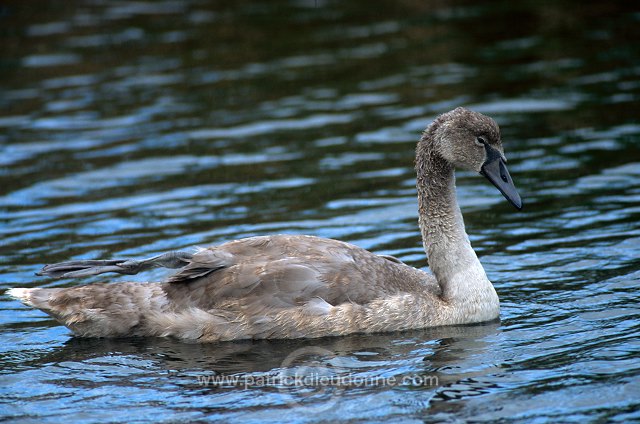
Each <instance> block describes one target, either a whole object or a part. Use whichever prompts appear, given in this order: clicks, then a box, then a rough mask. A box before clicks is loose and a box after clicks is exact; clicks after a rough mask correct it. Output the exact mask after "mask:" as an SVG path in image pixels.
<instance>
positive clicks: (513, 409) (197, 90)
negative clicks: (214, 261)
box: [0, 0, 640, 423]
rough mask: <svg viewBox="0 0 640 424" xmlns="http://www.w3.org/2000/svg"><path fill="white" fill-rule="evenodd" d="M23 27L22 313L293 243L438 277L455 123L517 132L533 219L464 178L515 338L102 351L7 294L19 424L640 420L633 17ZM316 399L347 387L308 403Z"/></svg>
mask: <svg viewBox="0 0 640 424" xmlns="http://www.w3.org/2000/svg"><path fill="white" fill-rule="evenodd" d="M0 27H1V28H2V30H1V31H0V47H1V51H2V54H1V56H0V57H1V62H0V81H1V82H0V90H1V95H0V108H1V109H0V127H1V130H0V149H1V150H0V153H1V154H0V163H1V164H2V166H1V168H0V205H1V209H0V215H1V221H0V222H1V223H2V224H1V227H0V231H1V232H2V235H1V237H2V244H1V247H0V248H1V252H0V253H1V254H0V263H1V265H2V266H1V267H0V281H1V282H2V283H0V289H6V288H10V287H15V286H27V287H66V286H72V285H75V284H79V283H81V282H78V281H71V280H56V281H52V280H48V279H44V278H38V277H34V275H33V273H34V272H35V271H37V270H38V269H40V267H41V266H42V265H43V264H46V263H53V262H59V261H62V260H66V259H74V258H75V259H79V258H86V259H89V258H110V257H145V256H149V255H152V254H156V253H161V252H164V251H167V250H174V249H190V248H191V247H192V246H195V245H209V244H216V243H221V242H223V241H227V240H231V239H235V238H240V237H246V236H253V235H260V234H271V233H283V232H285V233H308V234H315V235H319V236H324V237H332V238H338V239H342V240H345V241H349V242H352V243H355V244H357V245H360V246H362V247H365V248H367V249H371V250H373V251H375V252H379V253H384V254H392V255H395V256H398V257H399V258H401V259H402V260H404V261H405V262H407V263H409V264H411V265H414V266H418V267H423V266H425V265H426V261H425V258H424V253H423V251H422V248H421V241H420V238H419V233H418V231H417V225H416V221H417V217H416V200H415V192H414V175H413V170H412V161H413V152H414V148H415V143H416V141H417V139H418V138H419V135H420V131H422V130H423V129H424V127H425V126H426V125H428V123H429V122H430V121H431V120H432V119H433V117H434V116H436V115H437V114H438V113H441V112H444V111H447V110H449V109H451V108H453V107H455V106H458V105H465V106H468V107H471V108H473V109H475V110H478V111H481V112H485V113H488V114H490V115H491V116H493V117H494V118H495V119H496V120H497V121H498V122H499V124H500V125H501V127H502V131H503V140H504V143H505V148H506V152H507V155H508V157H509V169H510V171H511V174H512V176H513V178H514V180H515V182H516V185H517V186H518V188H519V191H520V193H521V195H522V197H523V201H524V204H525V209H524V211H523V212H520V213H519V212H516V211H515V210H513V208H512V207H511V206H510V205H509V204H508V203H507V202H506V201H505V200H504V199H503V198H502V197H501V196H500V194H499V193H498V192H497V191H496V190H495V189H494V188H493V187H492V186H491V185H490V184H489V183H488V182H486V181H485V180H484V179H483V178H481V177H478V176H476V175H472V174H470V173H464V172H462V173H458V197H459V201H460V204H461V206H462V209H463V213H464V216H465V220H466V226H467V231H468V232H469V234H470V237H471V240H472V243H473V246H474V248H475V249H476V251H477V252H478V255H479V256H480V258H481V261H482V263H483V264H484V266H485V268H486V271H487V273H488V275H489V277H490V278H491V280H492V281H493V282H494V284H495V286H496V289H497V291H498V293H499V295H500V298H501V302H502V313H501V318H502V320H501V322H500V323H490V324H486V325H474V326H462V327H449V328H436V329H427V330H422V331H414V332H409V333H393V334H384V335H366V336H364V335H354V336H350V337H341V338H333V339H332V338H328V339H321V340H297V341H260V342H237V343H224V344H216V345H194V344H188V343H182V342H177V341H173V340H157V339H139V340H100V339H97V340H81V339H75V338H73V337H72V336H71V335H70V333H69V331H68V330H66V329H65V328H64V327H61V326H58V325H56V324H55V322H53V321H52V320H51V319H49V318H48V317H47V316H46V315H44V314H43V313H41V312H39V311H35V310H32V309H29V308H27V307H24V306H22V305H21V304H19V303H18V302H16V301H14V300H11V299H9V298H8V297H6V296H2V297H0V326H1V330H0V331H1V338H2V345H1V347H0V349H1V354H0V355H1V356H0V358H1V359H0V364H1V371H0V372H1V374H0V397H1V400H0V416H2V419H3V420H4V421H7V422H34V423H35V422H37V423H42V422H52V423H54V422H61V421H63V420H64V421H69V422H82V423H94V422H107V421H108V422H116V421H121V422H132V423H147V422H176V421H179V420H180V421H213V420H222V421H229V422H243V423H245V422H268V421H277V422H317V421H336V420H351V421H371V422H382V421H384V422H400V421H402V422H405V421H415V422H455V421H456V420H459V421H464V420H477V421H488V422H494V421H500V420H502V421H510V422H511V421H514V422H544V421H551V422H580V423H582V422H585V421H594V422H628V421H640V337H639V336H640V320H639V318H640V307H639V306H638V305H639V304H640V303H639V301H640V295H639V294H638V293H639V290H638V288H639V287H640V259H639V258H640V223H639V222H640V149H638V147H637V145H638V140H639V139H640V123H639V122H638V111H639V110H640V109H639V106H638V100H640V67H639V66H638V63H640V47H639V46H640V43H639V42H638V41H639V40H640V37H639V36H640V30H639V28H640V10H639V9H638V8H637V5H634V4H633V2H611V1H608V2H589V3H587V4H585V3H584V2H570V1H564V2H555V3H553V4H545V3H539V2H525V3H515V2H505V3H502V2H493V3H487V2H484V3H482V5H480V4H467V3H465V2H457V1H456V2H453V3H451V4H444V3H441V2H378V3H376V5H375V7H373V6H371V4H370V3H368V2H363V1H351V2H325V1H310V0H309V1H292V2H284V1H277V2H268V3H266V2H258V1H246V2H236V3H234V5H226V6H221V5H214V4H207V3H203V2H198V1H193V2H173V1H163V2H148V3H147V2H111V1H99V2H96V1H79V2H74V3H73V4H65V5H61V4H58V5H56V6H55V7H49V6H46V5H42V4H37V5H36V4H35V3H31V2H8V3H5V4H4V5H3V6H2V7H0ZM164 275H165V273H164V272H163V271H162V270H157V271H153V272H150V273H146V274H144V275H139V276H135V277H133V278H134V279H136V280H138V281H143V280H147V279H150V280H153V279H161V278H162V277H163V276H164ZM106 278H109V277H108V276H100V277H96V278H92V279H87V280H86V281H102V280H104V279H106ZM314 373H315V374H321V375H323V376H325V377H331V376H334V377H335V376H338V377H340V376H343V377H345V378H347V383H348V384H344V385H342V386H340V385H338V384H333V385H326V386H322V385H318V386H304V387H295V386H292V385H291V384H288V383H287V381H285V379H284V377H287V376H295V375H298V376H305V375H312V374H314ZM216 376H217V377H224V378H236V379H237V381H235V382H233V381H227V382H226V383H225V384H222V385H220V384H208V385H206V384H205V383H207V382H209V383H211V381H209V380H207V378H213V377H216ZM269 377H271V378H274V377H279V378H280V380H277V379H275V380H274V381H268V380H267V379H268V378H269ZM392 377H393V378H395V379H396V380H398V382H399V383H398V384H383V383H387V382H388V381H389V378H392ZM420 378H422V380H420ZM246 382H250V383H252V384H247V385H248V386H250V387H246V388H245V387H244V383H246ZM366 382H369V383H370V384H364V383H366ZM371 382H373V383H371ZM260 383H263V384H260ZM356 383H363V384H356Z"/></svg>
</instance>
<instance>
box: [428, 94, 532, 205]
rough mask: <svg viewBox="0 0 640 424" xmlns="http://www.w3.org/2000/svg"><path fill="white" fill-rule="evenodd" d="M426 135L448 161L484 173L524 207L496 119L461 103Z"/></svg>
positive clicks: (439, 120)
mask: <svg viewBox="0 0 640 424" xmlns="http://www.w3.org/2000/svg"><path fill="white" fill-rule="evenodd" d="M425 136H428V137H429V138H430V139H431V143H433V149H434V151H435V153H437V154H438V155H439V156H440V157H442V158H443V159H444V160H445V161H447V162H448V163H449V164H451V165H453V166H454V167H456V168H461V169H466V170H469V171H476V172H479V173H480V174H482V175H484V176H485V177H486V178H487V179H488V180H489V181H491V183H492V184H493V185H495V186H496V187H497V188H498V190H500V192H501V193H502V195H503V196H504V197H505V198H506V199H507V200H508V201H509V202H510V203H511V204H512V205H513V206H515V207H516V208H517V209H522V200H521V199H520V195H519V194H518V192H517V190H516V188H515V186H514V184H513V180H512V179H511V176H510V175H509V171H508V170H507V166H506V162H507V158H506V157H505V156H504V149H503V148H502V140H501V139H500V128H498V124H496V122H495V121H494V120H493V119H491V118H489V117H488V116H486V115H483V114H481V113H478V112H473V111H471V110H469V109H465V108H463V107H459V108H456V109H454V110H452V111H450V112H447V113H444V114H442V115H440V116H439V117H438V118H437V119H436V120H435V121H434V122H433V124H431V126H430V127H429V128H428V129H427V131H426V132H425Z"/></svg>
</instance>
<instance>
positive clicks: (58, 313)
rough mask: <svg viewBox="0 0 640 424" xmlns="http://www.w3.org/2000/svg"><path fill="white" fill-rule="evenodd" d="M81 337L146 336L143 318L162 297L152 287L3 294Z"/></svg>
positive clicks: (99, 286)
mask: <svg viewBox="0 0 640 424" xmlns="http://www.w3.org/2000/svg"><path fill="white" fill-rule="evenodd" d="M6 293H7V294H8V295H9V296H12V297H14V298H16V299H18V300H20V301H21V302H22V303H24V304H26V305H28V306H31V307H34V308H37V309H40V310H42V311H43V312H45V313H47V314H48V315H50V316H52V317H53V318H55V319H56V320H57V321H58V322H60V323H61V324H63V325H64V326H66V327H67V328H69V329H71V330H72V331H73V332H74V333H75V334H77V335H79V336H85V337H122V336H135V335H138V334H140V335H150V334H149V329H148V328H146V325H145V324H146V319H145V316H147V315H149V314H150V313H153V312H154V311H159V310H161V309H162V307H163V306H164V304H165V303H166V297H165V296H164V292H163V291H162V288H161V286H160V285H159V284H156V283H132V282H123V283H114V284H108V283H94V284H88V285H86V286H81V287H71V288H22V287H18V288H12V289H10V290H8V291H7V292H6Z"/></svg>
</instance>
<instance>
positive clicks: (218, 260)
mask: <svg viewBox="0 0 640 424" xmlns="http://www.w3.org/2000/svg"><path fill="white" fill-rule="evenodd" d="M426 279H428V274H426V273H424V272H422V271H419V270H417V269H415V268H412V267H409V266H407V265H404V264H401V263H396V262H395V261H392V260H389V259H388V258H385V257H381V256H378V255H375V254H373V253H371V252H368V251H366V250H364V249H361V248H358V247H356V246H353V245H350V244H347V243H343V242H340V241H337V240H330V239H323V238H318V237H310V236H287V235H281V236H265V237H252V238H248V239H242V240H237V241H234V242H230V243H226V244H223V245H220V246H217V247H212V248H208V249H203V250H201V251H199V252H198V253H196V254H194V255H193V257H192V258H191V260H190V262H189V263H188V264H187V265H186V266H185V267H184V268H182V269H181V270H180V271H179V272H177V273H176V274H174V275H173V276H171V277H170V278H169V279H168V280H167V282H168V284H167V285H166V288H165V291H166V292H167V296H168V298H169V299H170V300H171V301H172V302H175V303H177V304H183V305H193V306H198V307H200V308H203V309H212V308H221V307H222V308H224V307H225V305H227V306H236V305H251V306H252V308H261V307H269V308H287V307H293V306H301V305H305V304H309V303H310V302H311V305H313V302H316V301H318V300H319V299H321V300H322V301H323V302H327V303H328V304H330V305H336V304H340V303H344V302H354V303H358V304H365V303H368V302H370V301H371V300H373V299H376V298H380V297H385V296H388V295H391V294H395V293H400V292H407V291H409V292H412V291H413V290H421V289H422V290H424V287H423V286H424V285H425V280H426ZM316 306H318V307H321V304H318V305H316Z"/></svg>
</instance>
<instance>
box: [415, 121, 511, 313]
mask: <svg viewBox="0 0 640 424" xmlns="http://www.w3.org/2000/svg"><path fill="white" fill-rule="evenodd" d="M432 134H433V133H432ZM416 171H417V176H418V180H417V187H418V207H419V223H420V231H421V233H422V240H423V243H424V248H425V251H426V253H427V256H428V259H429V268H431V271H432V272H433V274H434V275H435V277H436V280H437V281H438V284H439V285H440V288H441V297H442V300H444V301H445V302H447V303H449V304H450V305H451V306H453V307H454V309H455V310H457V313H458V314H459V315H464V316H466V318H469V315H473V316H474V317H475V316H476V315H477V316H478V320H486V319H493V318H495V317H496V316H497V314H498V310H499V302H498V297H497V294H496V292H495V289H494V288H493V285H492V284H491V282H489V280H488V279H487V276H486V274H485V272H484V268H482V265H481V264H480V261H479V260H478V257H477V256H476V253H475V252H474V251H473V248H472V247H471V243H470V242H469V237H468V236H467V233H466V231H465V228H464V222H463V220H462V213H461V212H460V207H459V206H458V201H457V199H456V188H455V175H454V169H453V166H452V165H450V164H449V163H448V162H446V161H445V160H444V159H442V158H441V157H440V156H439V155H438V154H437V153H436V152H434V151H433V144H432V140H429V139H428V135H427V134H425V136H424V137H423V140H421V141H420V143H419V144H418V151H417V155H416ZM487 315H494V316H490V317H487ZM462 318H463V317H461V319H462Z"/></svg>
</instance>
